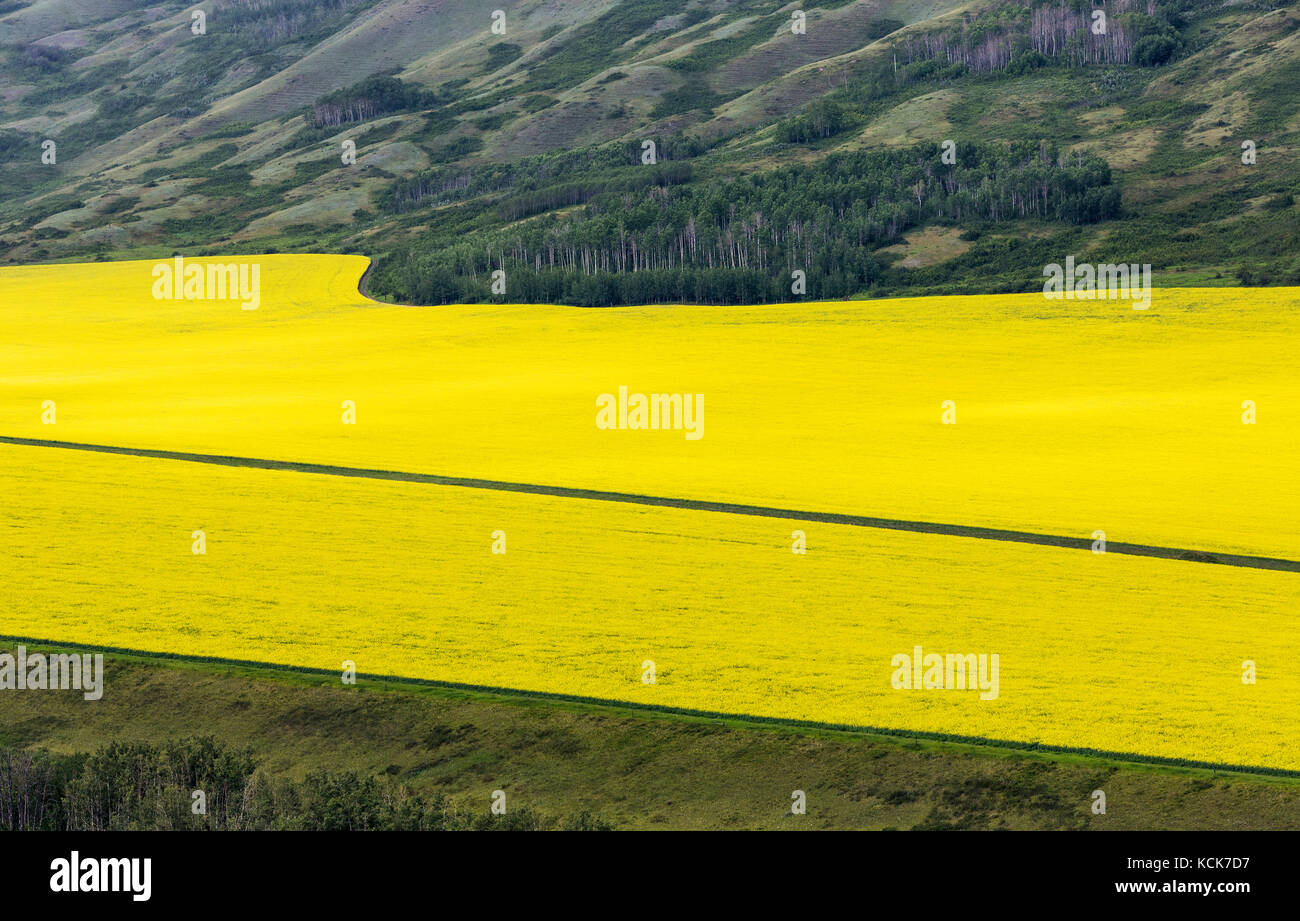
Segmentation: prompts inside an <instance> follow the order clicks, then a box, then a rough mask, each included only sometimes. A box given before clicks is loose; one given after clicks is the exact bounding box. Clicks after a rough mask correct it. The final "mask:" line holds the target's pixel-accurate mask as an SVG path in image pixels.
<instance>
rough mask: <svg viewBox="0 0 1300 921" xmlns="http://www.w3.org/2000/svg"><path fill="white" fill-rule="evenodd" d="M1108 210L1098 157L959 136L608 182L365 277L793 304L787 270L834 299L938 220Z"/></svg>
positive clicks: (425, 298)
mask: <svg viewBox="0 0 1300 921" xmlns="http://www.w3.org/2000/svg"><path fill="white" fill-rule="evenodd" d="M641 169H644V168H641ZM1119 210H1120V195H1119V190H1118V188H1117V187H1115V186H1114V185H1113V184H1112V182H1111V174H1110V168H1109V166H1108V165H1107V164H1106V162H1105V161H1104V160H1102V159H1100V158H1098V157H1095V156H1091V155H1086V154H1074V155H1071V156H1070V157H1068V158H1067V157H1062V156H1061V155H1060V154H1059V153H1058V151H1057V149H1056V148H1055V147H1054V146H1053V145H1051V144H1047V143H1043V144H1025V143H1021V144H1016V145H1013V146H1009V147H1003V146H993V145H975V144H965V145H961V146H960V147H958V148H957V151H956V162H955V163H952V164H945V163H944V162H943V159H942V150H941V148H940V147H939V145H937V144H922V145H919V146H917V147H915V148H912V149H910V150H902V151H888V152H860V153H852V154H837V155H832V156H829V157H826V158H825V159H823V160H821V161H819V162H817V163H814V164H812V165H797V166H791V167H786V168H784V169H780V170H775V171H773V172H769V173H757V174H754V175H751V176H745V177H739V178H734V179H730V180H727V181H717V182H696V183H692V184H688V185H651V186H649V187H648V188H647V189H645V190H643V191H628V190H625V189H615V190H612V191H605V192H602V193H601V194H599V195H596V196H594V197H592V198H591V199H590V200H589V201H588V203H587V204H586V205H585V206H584V207H583V208H582V209H581V211H579V212H577V213H572V214H568V215H564V216H559V215H547V216H545V217H542V218H538V219H536V220H530V221H526V222H524V223H523V224H521V225H518V226H515V227H511V228H508V229H505V230H487V231H480V232H478V233H473V234H469V235H461V236H458V237H455V238H450V239H439V240H434V241H431V243H432V245H420V246H415V247H410V248H406V249H399V250H397V251H395V252H394V253H392V254H390V256H389V257H388V258H386V259H384V260H382V261H381V262H380V264H379V265H378V266H377V268H376V274H375V278H374V280H373V281H374V286H375V290H376V291H381V292H384V293H386V294H391V295H393V296H395V297H397V298H399V299H402V300H406V301H410V302H416V303H434V304H437V303H455V302H466V301H470V302H472V301H480V300H489V299H496V300H507V301H520V300H535V301H547V302H558V303H579V304H593V305H594V304H602V303H603V304H617V303H655V302H680V301H688V302H689V301H705V302H712V303H750V302H762V301H767V300H772V299H781V300H788V299H789V298H790V294H791V290H790V285H791V275H792V273H793V272H794V271H796V270H798V271H803V272H804V273H805V274H806V275H807V276H808V277H809V279H810V280H811V279H812V278H814V277H815V278H816V279H817V281H818V286H817V287H816V291H817V293H818V295H819V296H823V297H826V296H838V295H841V294H851V293H853V292H855V291H860V290H863V289H865V288H867V287H869V286H870V285H871V284H872V283H873V282H874V281H875V280H876V279H877V278H878V277H879V275H880V273H881V271H882V269H883V267H884V266H885V265H886V263H885V262H884V261H883V260H882V258H881V257H879V256H877V255H875V251H876V250H878V249H879V248H881V247H884V246H887V245H889V244H891V243H895V242H898V240H899V237H900V235H901V234H902V233H903V232H904V231H906V230H908V229H910V228H913V227H917V226H921V225H923V224H925V223H929V222H931V221H934V220H952V221H957V222H962V221H966V222H969V221H1005V220H1013V219H1018V218H1042V219H1048V220H1053V221H1063V222H1067V223H1072V224H1082V223H1089V222H1094V221H1099V220H1103V219H1106V218H1109V217H1113V216H1116V215H1117V214H1118V213H1119ZM498 271H504V272H505V279H504V284H505V290H504V291H501V290H500V283H501V278H500V276H497V279H496V280H497V282H498V290H497V291H496V292H494V291H493V290H492V288H491V284H492V281H493V273H494V272H498ZM629 276H642V277H640V278H635V279H633V278H632V277H629ZM587 279H592V281H588V280H587Z"/></svg>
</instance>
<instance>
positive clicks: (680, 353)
mask: <svg viewBox="0 0 1300 921" xmlns="http://www.w3.org/2000/svg"><path fill="white" fill-rule="evenodd" d="M248 258H249V259H250V260H252V261H255V262H256V263H257V264H258V265H259V266H260V268H261V299H260V305H259V306H258V309H256V310H241V309H240V305H239V303H238V302H237V301H234V300H230V299H227V300H206V301H196V300H157V299H155V298H154V297H153V296H152V287H153V284H154V278H153V276H152V268H153V265H154V264H153V263H151V262H128V263H109V264H90V265H75V266H33V267H20V268H5V269H0V434H2V435H12V436H21V437H28V438H50V439H58V440H65V441H81V442H93V443H104V444H113V445H128V446H136V447H151V448H168V449H175V450H185V451H195V452H202V453H214V454H244V455H252V456H258V457H270V458H276V459H286V460H304V461H314V462H319V463H327V464H342V465H356V466H364V467H381V468H389V469H399V470H409V471H419V472H428V473H438V474H446V475H452V476H467V477H484V478H493V479H502V480H513V481H521V482H528V483H543V484H551V485H560V486H573V487H587V488H595V489H607V490H615V491H624V492H635V493H643V494H651V495H670V496H683V497H691V498H702V499H713V500H720V501H731V502H740V503H755V504H766V505H774V506H779V507H787V508H793V509H800V510H812V511H835V512H846V513H855V514H864V515H873V516H880V517H897V518H906V519H915V520H923V521H935V522H950V523H956V524H965V525H983V526H989V527H1001V528H1011V529H1022V530H1032V531H1041V532H1049V533H1057V534H1067V535H1076V536H1080V537H1089V536H1090V535H1091V534H1092V532H1093V531H1094V530H1103V531H1105V532H1106V535H1107V538H1108V539H1109V540H1111V541H1125V542H1136V543H1151V544H1161V545H1167V546H1173V547H1178V548H1185V549H1197V550H1208V551H1216V550H1217V551H1222V552H1232V553H1244V554H1255V555H1264V556H1277V557H1286V558H1292V559H1295V558H1300V528H1297V527H1296V526H1295V524H1296V522H1297V521H1300V478H1297V477H1296V475H1295V472H1296V458H1297V457H1298V456H1300V375H1298V374H1296V373H1295V367H1296V346H1297V343H1300V311H1297V310H1296V309H1295V308H1296V306H1297V303H1298V301H1300V297H1298V295H1300V290H1298V289H1294V288H1291V289H1257V290H1233V289H1168V290H1157V292H1156V294H1155V296H1154V299H1153V301H1152V304H1151V307H1150V309H1149V310H1146V311H1138V310H1134V309H1132V307H1131V306H1130V305H1129V304H1128V303H1127V302H1120V301H1047V300H1045V299H1044V298H1043V297H1042V296H1041V295H1037V294H1024V295H990V296H979V297H944V298H908V299H897V300H883V301H865V302H834V303H808V304H798V305H786V306H768V307H687V308H663V307H653V308H618V309H607V310H583V309H578V308H567V307H534V306H470V307H448V308H419V309H413V308H403V307H391V306H384V305H378V304H375V303H374V302H372V301H367V300H365V299H364V298H363V297H362V296H361V295H360V294H358V293H357V291H356V283H357V280H358V278H359V277H360V275H361V273H362V271H363V270H364V268H365V266H366V260H365V259H364V258H362V257H357V256H287V255H281V256H258V257H248ZM164 261H167V260H164ZM197 261H200V262H213V261H214V260H197ZM620 385H626V386H627V387H628V388H629V391H630V392H631V393H647V394H650V393H683V394H697V393H698V394H703V396H704V413H703V437H702V438H701V439H700V440H698V441H692V440H688V439H687V438H685V437H684V433H683V432H681V431H602V430H600V429H598V428H597V426H596V424H595V423H596V401H597V398H598V397H599V395H601V394H603V393H616V392H617V391H618V388H619V387H620ZM346 400H350V401H353V403H354V404H355V406H356V424H355V425H344V424H342V422H341V417H342V412H343V410H342V404H343V402H344V401H346ZM946 400H952V401H953V402H954V404H955V412H956V424H955V425H943V424H941V415H942V404H943V403H944V401H946ZM1248 400H1249V401H1253V403H1254V405H1255V407H1256V410H1255V411H1256V413H1257V424H1254V425H1244V424H1242V412H1243V409H1242V405H1243V403H1244V402H1245V401H1248ZM45 401H52V402H53V403H54V405H55V407H56V420H57V421H56V424H54V425H47V424H42V406H43V405H44V404H45Z"/></svg>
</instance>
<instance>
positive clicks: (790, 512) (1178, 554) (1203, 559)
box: [0, 435, 1300, 572]
mask: <svg viewBox="0 0 1300 921" xmlns="http://www.w3.org/2000/svg"><path fill="white" fill-rule="evenodd" d="M0 444H7V445H16V446H20V447H34V448H63V449H66V450H73V451H94V452H97V453H101V454H122V455H127V456H130V457H148V458H153V459H155V460H174V461H185V462H187V463H196V464H215V465H217V466H222V467H249V468H252V469H256V470H280V471H286V472H295V473H313V474H318V475H322V476H344V477H356V478H361V479H369V480H392V481H396V482H402V483H426V484H430V485H434V486H457V487H461V488H463V489H493V490H498V491H501V492H517V493H528V494H531V495H538V496H555V497H558V498H565V499H587V500H591V501H596V502H623V503H628V504H632V505H650V506H658V507H661V508H678V509H686V510H690V511H698V512H717V513H720V514H724V515H751V516H754V517H759V518H779V519H782V520H786V521H811V522H817V523H821V524H838V525H848V526H850V527H858V528H878V529H881V530H887V531H912V532H915V533H918V534H941V535H944V536H947V537H967V538H974V539H977V540H1002V541H1010V542H1013V543H1019V544H1039V545H1042V546H1046V547H1065V548H1068V549H1072V550H1091V549H1092V540H1091V538H1087V537H1063V536H1060V535H1056V534H1036V533H1034V532H1032V531H1011V530H1004V529H1001V528H983V527H974V526H971V525H960V524H940V523H935V522H929V521H907V520H904V519H898V518H873V517H871V516H867V515H846V514H842V513H838V512H808V511H797V510H794V509H781V508H770V507H767V506H762V505H743V504H739V503H732V502H710V501H708V500H704V499H680V498H672V497H667V496H642V495H637V494H635V493H621V492H608V491H605V490H599V489H579V488H576V487H570V486H544V485H539V484H533V483H510V482H505V481H501V480H483V479H476V478H472V477H452V476H440V475H438V474H434V473H406V472H402V471H396V470H374V469H369V468H365V467H339V466H334V465H331V464H310V463H303V462H300V461H281V460H268V459H265V458H258V457H229V456H225V455H221V454H191V453H188V452H184V451H159V450H154V449H150V448H125V447H117V446H112V445H92V444H80V443H78V442H72V441H50V440H47V439H43V438H14V437H12V436H9V435H0ZM1106 552H1107V553H1119V554H1124V555H1127V556H1148V557H1156V558H1159V559H1166V560H1183V561H1187V562H1193V563H1218V564H1222V565H1226V566H1243V567H1248V568H1251V569H1273V570H1281V571H1285V572H1300V561H1296V560H1283V559H1275V558H1272V557H1260V556H1241V555H1238V554H1229V553H1218V552H1214V553H1207V552H1204V551H1199V550H1187V549H1179V548H1175V547H1156V546H1151V545H1148V544H1126V543H1120V542H1115V541H1107V542H1106Z"/></svg>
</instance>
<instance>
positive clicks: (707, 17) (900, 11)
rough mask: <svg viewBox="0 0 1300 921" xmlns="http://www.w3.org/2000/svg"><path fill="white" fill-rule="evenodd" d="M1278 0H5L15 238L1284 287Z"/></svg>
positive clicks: (381, 272) (945, 277)
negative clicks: (433, 3)
mask: <svg viewBox="0 0 1300 921" xmlns="http://www.w3.org/2000/svg"><path fill="white" fill-rule="evenodd" d="M1279 6H1280V5H1279V4H1278V3H1275V2H1259V0H1239V2H1220V0H1214V2H1212V0H1105V2H1104V3H1103V2H1102V0H971V2H966V3H961V2H953V0H947V2H945V0H930V2H927V0H858V2H845V0H818V2H815V3H809V4H804V5H802V6H801V5H799V4H786V5H783V6H777V5H775V4H772V3H769V2H759V0H687V2H677V0H603V2H592V3H583V4H563V5H561V4H557V3H554V2H547V0H519V2H506V0H499V2H495V3H494V4H490V5H485V6H484V7H483V8H482V9H478V8H476V7H474V6H473V5H471V4H449V5H446V6H445V7H438V8H437V9H436V10H434V9H431V8H429V7H427V6H424V5H420V4H408V3H403V2H398V0H262V2H257V3H252V2H208V3H203V4H200V5H199V6H198V7H194V6H191V5H185V4H180V3H171V2H163V3H159V4H156V5H152V6H148V7H143V6H141V5H139V4H132V3H126V2H96V3H88V2H83V0H30V2H25V0H0V55H2V56H3V61H4V73H5V75H6V76H5V79H4V82H3V84H2V85H0V199H3V201H4V203H5V208H4V210H3V212H2V213H0V253H2V254H3V259H4V260H6V261H8V262H11V263H30V262H39V261H68V260H87V259H120V258H131V257H152V256H157V255H169V254H171V253H172V252H182V253H187V254H189V253H196V254H213V253H219V252H258V251H267V252H269V251H281V252H294V251H346V252H361V253H365V254H367V255H370V256H373V257H375V258H376V260H377V265H376V269H375V271H374V273H373V274H372V276H371V278H370V279H369V289H370V293H371V294H373V295H375V296H377V297H382V298H385V299H391V300H396V301H402V302H412V303H443V302H449V301H475V300H489V299H498V300H505V301H561V302H568V303H576V304H588V305H600V304H614V303H627V302H676V301H686V302H690V301H708V302H719V301H728V302H743V301H769V300H790V299H792V298H793V297H798V296H806V297H808V298H818V297H826V298H830V297H846V296H849V297H851V296H879V295H891V294H898V293H963V292H975V291H1002V290H1032V289H1033V288H1035V287H1037V286H1039V285H1041V283H1042V281H1041V270H1042V266H1043V265H1045V264H1047V263H1050V262H1058V261H1061V260H1062V259H1063V258H1064V256H1065V255H1068V254H1074V255H1075V256H1076V257H1077V258H1079V259H1081V260H1090V261H1097V262H1128V263H1150V264H1151V265H1152V267H1153V272H1154V274H1155V278H1156V283H1157V284H1159V285H1177V284H1239V283H1245V284H1296V283H1300V256H1298V255H1297V254H1298V253H1300V212H1298V211H1297V207H1296V204H1295V196H1296V192H1297V186H1298V185H1300V171H1298V170H1297V169H1296V163H1297V159H1296V149H1297V138H1298V137H1300V92H1297V89H1300V31H1298V28H1297V27H1300V10H1298V9H1297V5H1296V4H1289V5H1285V6H1281V7H1280V8H1279ZM1093 7H1096V8H1097V9H1099V10H1101V11H1103V12H1105V14H1106V29H1105V32H1104V34H1094V33H1093V31H1092V27H1093V19H1092V16H1091V10H1092V8H1093ZM195 9H199V10H202V11H204V13H205V14H206V19H205V21H204V23H203V28H202V29H201V30H199V26H198V24H196V23H195V22H194V20H193V18H192V15H191V14H192V11H193V10H195ZM496 9H500V10H501V11H502V12H503V13H504V26H503V34H499V32H494V19H493V18H492V13H493V11H494V10H496ZM800 13H802V14H803V16H802V18H801V17H800V16H799V14H800ZM196 30H198V31H201V32H202V34H196ZM46 141H52V142H53V143H54V145H55V146H54V152H55V162H53V163H43V162H42V154H43V149H44V148H43V143H44V142H46ZM947 141H951V142H952V146H951V147H950V148H947V149H951V150H952V151H953V154H954V157H953V159H954V162H946V161H945V158H944V150H945V149H946V148H945V146H944V144H945V142H947ZM345 142H353V143H355V148H356V156H355V163H345V162H344V154H345V147H344V144H345ZM1245 142H1251V143H1252V144H1253V145H1254V151H1255V162H1254V163H1251V164H1247V163H1244V162H1243V143H1245ZM650 144H653V156H652V157H651V156H650V155H649V153H650V150H651V149H650V148H649V146H648V145H650ZM650 160H653V162H649V161H650ZM498 270H503V271H504V272H505V278H506V281H507V284H506V290H505V291H504V293H499V292H498V293H494V291H493V290H492V288H491V280H492V273H493V272H495V271H498ZM796 270H800V271H803V272H804V273H805V275H806V282H805V289H804V292H803V294H799V293H797V292H796V293H794V294H792V293H791V291H792V289H791V285H792V273H793V272H794V271H796Z"/></svg>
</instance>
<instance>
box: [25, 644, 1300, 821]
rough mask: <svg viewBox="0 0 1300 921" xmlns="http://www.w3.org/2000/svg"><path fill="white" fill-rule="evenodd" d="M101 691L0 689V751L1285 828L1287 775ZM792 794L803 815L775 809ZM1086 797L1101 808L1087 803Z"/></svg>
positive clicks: (917, 812) (582, 798)
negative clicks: (178, 745) (188, 743)
mask: <svg viewBox="0 0 1300 921" xmlns="http://www.w3.org/2000/svg"><path fill="white" fill-rule="evenodd" d="M105 671H106V674H107V681H106V690H105V692H104V697H103V699H102V700H101V701H99V702H97V703H93V704H92V703H86V702H84V701H82V700H81V697H80V695H78V694H76V693H75V692H68V693H63V692H57V693H42V694H28V693H16V692H13V693H8V694H4V695H0V727H2V728H0V744H11V745H12V744H19V745H26V746H33V747H45V748H49V749H51V750H54V751H60V752H73V751H85V750H93V749H95V748H97V747H99V746H100V745H101V744H103V743H104V741H105V740H106V739H138V740H152V741H158V740H162V739H167V738H175V737H182V736H189V735H205V734H210V735H214V736H216V737H217V738H219V739H222V740H225V741H227V742H229V743H231V744H234V745H240V746H242V745H250V746H252V748H253V749H254V751H255V753H256V755H257V756H258V757H259V758H260V759H261V762H262V765H263V768H264V769H265V770H267V771H268V772H270V773H272V774H277V775H285V776H292V777H302V776H303V775H304V774H306V773H307V772H308V771H310V770H314V769H318V768H321V767H327V768H330V769H334V770H358V771H364V772H373V773H387V774H390V775H392V776H394V777H395V778H397V779H398V780H400V781H402V782H404V783H406V784H408V785H409V786H411V787H413V788H416V789H421V790H428V791H441V792H444V793H447V794H449V795H451V796H453V797H455V798H456V799H458V800H462V801H464V802H465V803H466V804H469V805H475V806H480V807H481V806H482V804H484V803H486V802H487V798H488V797H489V795H490V793H491V791H492V790H495V789H505V790H507V791H508V794H509V795H510V796H511V797H512V801H513V802H514V803H516V804H519V805H523V804H527V805H529V806H531V807H534V808H537V809H540V810H543V811H547V812H550V813H555V814H561V813H564V814H567V813H568V812H572V811H578V810H582V809H587V810H590V811H591V812H593V813H594V814H597V815H600V816H601V817H603V818H605V819H607V820H610V821H612V822H614V823H615V824H616V825H617V826H618V827H619V828H709V829H735V828H760V829H762V828H766V829H795V828H811V829H818V828H867V829H885V828H898V829H910V828H915V827H918V826H920V827H967V828H1011V829H1025V828H1043V829H1078V828H1084V829H1095V830H1104V829H1157V828H1198V829H1247V828H1275V829H1300V784H1298V783H1297V782H1296V781H1294V780H1290V779H1279V778H1261V777H1253V776H1248V775H1236V774H1224V773H1211V772H1209V771H1203V770H1194V769H1184V768H1178V769H1175V768H1164V767H1153V766H1148V765H1133V764H1114V763H1108V762H1105V761H1102V760H1100V759H1095V758H1089V757H1084V756H1074V755H1049V754H1043V753H1034V752H1011V751H1002V750H996V749H987V748H977V747H973V746H969V745H961V744H954V743H939V742H918V741H914V740H902V739H895V738H891V737H887V736H875V735H867V734H851V733H844V732H833V731H817V730H809V729H798V730H796V729H791V728H784V727H779V726H763V725H756V724H751V723H745V722H742V721H736V720H730V721H722V720H710V719H702V718H689V717H680V716H665V715H658V714H654V713H646V712H637V711H628V710H622V709H619V708H615V707H600V706H592V705H585V704H578V703H568V702H557V701H543V700H536V699H530V698H526V697H513V696H505V695H491V694H482V693H470V692H463V691H455V690H447V689H442V688H432V687H417V686H412V685H401V684H397V683H383V682H374V681H366V680H363V681H361V682H359V683H358V685H357V686H356V687H343V686H341V685H340V684H339V682H338V681H337V680H335V679H329V678H325V677H323V676H314V675H303V674H296V673H292V672H278V671H272V670H261V669H254V668H246V667H236V666H225V665H215V664H206V663H191V662H179V661H169V662H160V661H158V660H150V659H147V658H143V657H136V656H127V655H121V654H110V655H109V656H108V657H107V660H106V664H105ZM796 789H801V790H804V791H805V792H806V794H807V797H808V814H807V816H805V817H794V816H790V815H787V814H786V813H787V812H788V808H789V802H790V794H791V792H792V791H793V790H796ZM1096 789H1102V790H1104V791H1105V793H1106V796H1107V806H1108V809H1107V813H1106V814H1105V815H1094V814H1092V812H1091V808H1090V807H1091V802H1092V799H1091V794H1092V791H1093V790H1096Z"/></svg>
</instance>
